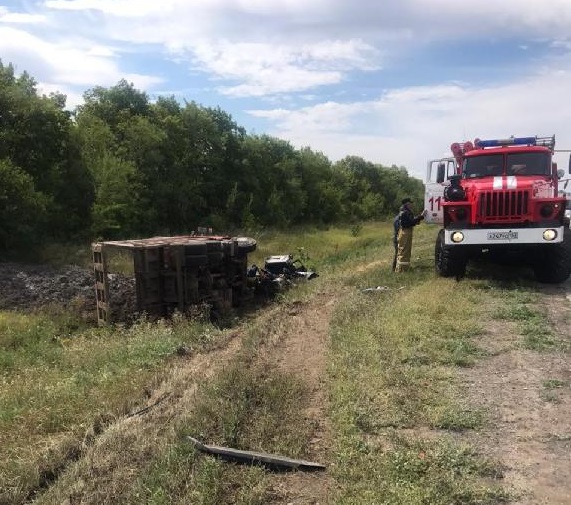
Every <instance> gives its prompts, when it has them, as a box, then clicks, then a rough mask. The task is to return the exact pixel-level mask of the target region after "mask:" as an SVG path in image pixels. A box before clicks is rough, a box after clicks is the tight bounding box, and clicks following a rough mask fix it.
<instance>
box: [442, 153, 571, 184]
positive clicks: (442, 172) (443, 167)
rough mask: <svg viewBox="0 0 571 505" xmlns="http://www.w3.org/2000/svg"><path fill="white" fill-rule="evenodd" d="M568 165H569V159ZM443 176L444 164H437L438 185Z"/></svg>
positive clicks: (444, 171)
mask: <svg viewBox="0 0 571 505" xmlns="http://www.w3.org/2000/svg"><path fill="white" fill-rule="evenodd" d="M569 163H570V164H571V159H570V161H569ZM445 176H446V166H445V165H444V163H439V164H438V167H437V168H436V182H437V183H438V184H441V183H443V182H444V178H445Z"/></svg>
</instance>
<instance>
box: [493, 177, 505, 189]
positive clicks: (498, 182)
mask: <svg viewBox="0 0 571 505" xmlns="http://www.w3.org/2000/svg"><path fill="white" fill-rule="evenodd" d="M503 186H504V178H503V177H494V189H502V188H503Z"/></svg>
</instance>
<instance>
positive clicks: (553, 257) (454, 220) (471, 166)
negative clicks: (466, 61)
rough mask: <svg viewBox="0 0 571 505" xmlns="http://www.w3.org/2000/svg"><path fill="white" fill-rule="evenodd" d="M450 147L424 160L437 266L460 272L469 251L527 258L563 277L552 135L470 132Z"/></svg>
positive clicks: (570, 266) (551, 276) (540, 276)
mask: <svg viewBox="0 0 571 505" xmlns="http://www.w3.org/2000/svg"><path fill="white" fill-rule="evenodd" d="M451 150H452V156H451V157H448V158H442V159H438V160H431V161H429V163H428V170H427V180H426V181H427V182H426V186H425V188H426V193H425V208H426V209H427V210H428V215H427V216H426V221H427V222H433V223H437V224H440V225H441V226H442V229H441V230H440V231H439V233H438V237H437V239H436V246H435V266H436V271H437V272H438V274H440V275H441V276H443V277H454V276H456V277H461V276H463V275H464V274H465V271H466V264H467V262H468V261H469V260H470V259H471V258H474V257H476V256H480V255H488V256H489V257H491V258H498V259H499V258H502V259H504V260H506V259H507V260H508V261H511V260H512V258H514V259H515V258H517V259H519V260H523V261H525V262H526V263H527V264H529V265H530V266H531V267H532V268H533V270H534V272H535V276H536V278H537V280H539V281H540V282H546V283H559V282H563V281H565V280H567V279H568V278H569V276H570V275H571V230H570V229H569V227H568V226H565V216H564V214H565V204H566V198H565V196H561V195H560V192H559V188H558V185H559V180H560V179H561V178H563V177H564V175H565V171H564V170H557V164H556V163H555V162H553V161H552V157H553V154H554V152H555V137H554V136H553V137H510V138H507V139H494V140H480V139H476V140H475V141H474V142H473V143H472V142H464V143H454V144H452V145H451ZM568 171H569V173H571V160H570V163H569V168H568Z"/></svg>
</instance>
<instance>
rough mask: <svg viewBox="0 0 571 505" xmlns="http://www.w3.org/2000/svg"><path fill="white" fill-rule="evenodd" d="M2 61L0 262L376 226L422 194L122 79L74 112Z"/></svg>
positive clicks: (405, 180) (397, 178) (392, 174)
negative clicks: (98, 246)
mask: <svg viewBox="0 0 571 505" xmlns="http://www.w3.org/2000/svg"><path fill="white" fill-rule="evenodd" d="M65 102H66V97H65V96H64V95H62V94H60V93H51V94H50V95H49V96H46V95H43V94H40V93H39V92H38V90H37V85H36V81H35V80H34V79H33V77H31V76H30V75H29V74H28V73H26V72H24V73H22V74H20V75H16V73H15V71H14V67H13V65H11V64H8V65H4V64H3V63H2V62H1V61H0V252H2V253H6V252H8V251H12V252H13V251H18V250H21V249H23V248H26V247H29V246H30V245H33V244H38V243H41V242H42V241H70V240H93V239H117V238H133V237H143V236H152V235H154V234H178V233H188V232H190V231H191V230H195V229H196V228H197V227H198V226H207V227H212V228H213V229H215V230H218V231H223V230H232V229H252V228H255V227H260V226H262V227H263V226H272V227H276V228H280V227H287V226H291V225H299V224H305V223H307V224H315V225H319V224H325V225H326V224H332V223H339V222H358V221H363V220H371V219H382V218H385V217H388V216H391V215H393V214H394V213H395V212H396V211H397V209H398V206H399V202H400V200H401V199H402V198H403V197H404V196H405V195H406V196H410V195H412V196H413V197H414V198H417V199H419V200H420V199H422V192H423V189H422V183H421V181H419V180H418V179H416V178H413V177H411V176H409V175H408V173H407V171H406V169H405V168H403V167H396V166H392V167H384V166H382V165H379V164H375V163H371V162H369V161H366V160H364V159H363V158H361V157H357V156H347V157H345V158H344V159H342V160H340V161H337V162H331V161H330V160H329V159H328V158H327V157H326V156H325V155H324V154H323V153H321V152H316V151H313V150H312V149H310V148H309V147H304V148H302V149H296V148H294V147H292V146H291V144H290V143H289V142H287V141H284V140H281V139H279V138H275V137H271V136H269V135H253V134H248V133H247V132H246V131H245V129H244V128H243V127H241V126H239V125H238V124H236V122H235V121H234V120H233V119H232V117H231V115H230V114H228V113H227V112H225V111H223V110H221V109H220V108H211V107H204V106H201V105H199V104H197V103H195V102H184V103H180V102H179V101H177V100H176V99H175V98H174V97H159V98H158V99H157V100H156V101H151V100H150V99H149V96H148V95H147V94H146V93H145V92H143V91H140V90H138V89H136V88H135V87H134V86H133V85H132V84H130V83H128V82H127V81H125V80H121V81H120V82H119V83H117V85H115V86H112V87H109V88H105V87H100V86H97V87H94V88H92V89H90V90H88V91H87V92H85V94H84V102H83V104H82V105H80V106H78V107H76V108H75V110H73V111H70V110H67V109H66V107H65Z"/></svg>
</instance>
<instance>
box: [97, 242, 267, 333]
mask: <svg viewBox="0 0 571 505" xmlns="http://www.w3.org/2000/svg"><path fill="white" fill-rule="evenodd" d="M91 249H92V253H93V268H94V273H95V292H96V299H97V321H98V323H99V324H100V325H104V324H108V323H111V322H115V321H114V319H115V317H116V316H115V312H114V311H113V306H112V305H113V300H114V297H113V293H111V292H110V290H111V289H112V288H111V285H112V283H111V282H110V281H111V279H112V275H110V272H109V256H110V253H111V252H112V250H123V251H129V252H130V253H131V256H132V261H133V272H134V280H135V283H134V291H135V293H134V296H135V298H136V301H135V310H136V312H138V313H140V314H147V315H149V316H151V317H167V316H170V315H171V314H172V313H173V312H174V311H179V312H181V313H186V312H187V311H188V310H189V309H191V308H192V307H193V306H197V305H202V304H206V305H208V306H209V307H210V308H211V309H212V310H213V311H214V312H215V313H216V312H218V313H221V312H223V311H225V310H227V309H229V308H230V307H233V306H238V305H240V303H241V302H242V301H243V300H244V299H245V298H246V297H247V296H248V293H249V290H248V286H247V265H248V253H250V252H252V251H254V250H255V249H256V241H255V240H254V239H252V238H249V237H228V236H206V235H182V236H174V237H153V238H147V239H139V240H122V241H107V242H96V243H93V244H92V246H91Z"/></svg>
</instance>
